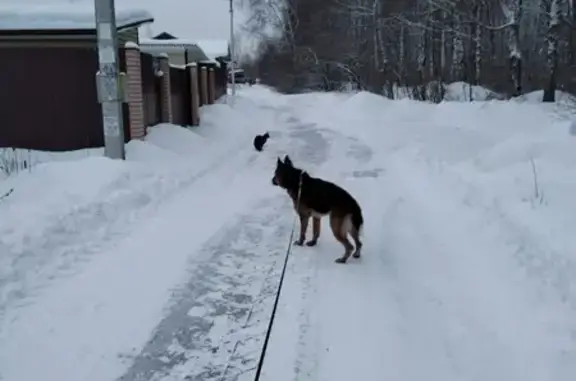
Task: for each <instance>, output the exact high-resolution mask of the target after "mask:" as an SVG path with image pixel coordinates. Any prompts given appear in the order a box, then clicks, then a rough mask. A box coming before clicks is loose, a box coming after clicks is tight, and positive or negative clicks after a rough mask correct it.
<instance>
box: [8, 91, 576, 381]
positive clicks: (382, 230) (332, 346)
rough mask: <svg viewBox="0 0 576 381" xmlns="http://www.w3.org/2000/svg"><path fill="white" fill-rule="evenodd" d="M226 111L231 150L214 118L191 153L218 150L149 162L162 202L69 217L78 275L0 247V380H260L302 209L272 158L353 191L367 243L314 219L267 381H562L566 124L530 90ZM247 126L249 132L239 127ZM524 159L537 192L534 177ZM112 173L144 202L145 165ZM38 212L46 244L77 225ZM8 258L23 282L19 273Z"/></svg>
mask: <svg viewBox="0 0 576 381" xmlns="http://www.w3.org/2000/svg"><path fill="white" fill-rule="evenodd" d="M213 111H214V112H220V113H222V112H224V111H226V110H224V106H219V108H215V109H214V110H213ZM226 113H228V114H229V115H228V117H227V119H225V120H224V121H222V120H220V119H219V120H218V123H220V124H222V123H224V124H226V125H227V126H228V127H227V128H229V129H228V130H227V129H226V128H224V129H223V130H222V131H224V133H226V134H228V133H232V137H229V138H225V136H224V135H218V137H219V138H221V139H222V140H223V141H225V142H226V144H228V145H227V146H226V145H223V144H220V145H219V146H216V143H214V140H210V139H215V138H216V137H217V135H216V134H212V135H210V134H206V136H204V138H206V139H204V140H202V143H201V144H200V145H198V146H196V147H195V148H194V149H198V150H199V151H200V150H202V154H203V155H206V154H207V153H209V152H210V151H217V152H218V154H217V155H215V156H214V158H213V159H212V160H208V161H205V163H204V162H203V165H202V166H193V165H188V166H187V165H186V164H183V165H181V166H177V168H176V169H172V170H170V171H169V173H166V172H165V168H167V167H162V166H161V165H158V168H157V169H155V170H156V171H158V172H159V173H161V175H158V174H156V172H154V176H159V177H157V181H160V180H166V179H168V180H169V181H170V182H171V184H172V185H173V186H172V187H167V186H165V187H164V188H166V189H165V190H164V191H163V192H164V193H162V192H160V191H159V190H158V189H156V188H157V187H155V188H154V189H155V192H156V193H149V194H148V197H149V198H150V197H151V196H150V195H154V196H155V197H162V199H163V201H162V202H141V203H132V204H129V205H131V206H132V208H136V207H138V208H140V209H141V210H142V212H141V213H140V214H138V216H139V217H138V218H136V217H134V218H132V219H122V218H121V216H116V214H118V215H120V213H116V214H107V218H109V219H110V221H107V220H106V221H104V222H103V223H101V224H100V225H98V224H95V223H94V222H92V224H91V225H89V228H90V229H104V228H106V229H108V230H105V231H106V232H110V233H114V234H110V235H106V237H107V240H108V242H107V244H106V245H100V246H98V245H94V244H93V243H91V242H88V238H89V237H92V238H94V239H95V238H98V237H100V235H99V234H95V233H91V234H87V233H86V232H82V227H81V226H78V227H77V230H78V231H79V232H80V233H79V234H80V237H84V238H85V240H86V242H85V245H84V246H83V245H82V244H81V243H80V242H79V241H78V237H76V238H74V239H75V241H74V246H70V247H69V249H68V251H66V253H67V257H66V258H68V259H70V258H83V260H82V261H81V263H80V264H76V265H74V266H69V267H68V268H69V269H70V271H69V274H62V273H61V272H58V271H55V270H54V269H57V268H58V269H59V268H60V267H58V266H55V265H49V263H56V262H58V261H60V262H62V263H73V262H74V261H72V260H66V261H64V260H63V259H62V258H63V257H62V254H61V253H60V252H53V253H52V255H51V256H50V257H49V259H46V260H44V261H40V260H34V261H32V262H31V263H33V264H34V265H35V267H25V266H24V264H26V263H28V262H23V261H22V260H21V258H23V257H22V256H18V253H19V251H18V248H19V246H18V245H16V243H15V242H17V241H16V238H15V237H14V236H12V235H11V236H10V239H11V240H6V241H1V242H0V247H7V248H10V253H11V254H10V255H11V256H14V258H17V259H18V258H20V259H19V260H15V261H13V262H12V263H15V264H16V265H17V266H19V267H18V268H17V269H18V271H17V270H5V273H6V274H8V275H10V277H6V279H7V280H5V283H4V284H5V285H7V286H6V287H8V286H10V290H19V292H18V293H16V292H9V293H8V292H6V294H5V295H7V297H4V298H3V299H0V300H2V301H4V303H0V380H2V381H29V380H30V381H32V380H34V381H36V380H38V379H41V378H42V377H46V376H47V377H48V378H49V379H54V380H56V379H57V380H60V381H79V380H82V381H106V380H108V381H112V380H123V381H136V380H137V381H143V380H154V381H176V380H178V381H179V380H194V381H196V380H203V381H211V380H241V381H247V380H252V379H253V378H254V371H255V369H254V368H255V366H256V363H257V361H258V357H259V355H260V349H261V346H262V342H263V339H264V334H265V330H266V327H267V323H268V319H269V315H270V312H271V308H272V303H273V299H274V293H275V291H276V287H277V282H278V279H279V274H280V271H281V266H282V263H283V259H284V254H285V250H286V248H287V245H288V238H289V234H290V229H291V227H292V222H293V217H294V212H293V211H292V208H291V203H290V202H289V200H288V197H287V196H286V195H285V194H284V193H283V192H282V191H281V190H280V189H278V188H276V187H273V186H272V185H271V183H270V179H271V176H272V171H273V169H274V165H275V158H276V156H282V155H284V154H289V155H290V156H291V157H292V158H293V160H294V162H295V164H296V165H297V166H300V167H303V168H305V169H307V170H309V171H310V172H311V173H312V175H317V176H320V177H323V178H326V179H330V180H332V181H335V182H337V183H338V184H341V185H342V186H344V187H345V188H346V189H348V190H349V191H350V192H351V193H352V194H353V195H354V196H355V197H356V198H357V199H358V200H359V202H360V204H361V205H362V207H363V209H364V214H365V220H366V223H365V228H364V241H365V246H364V250H363V254H364V255H363V257H362V258H361V259H360V260H356V259H351V260H350V261H349V263H348V264H347V265H337V264H335V263H334V258H335V257H336V256H338V255H339V254H341V253H340V251H341V247H340V246H339V244H337V243H336V242H335V240H334V239H333V237H332V236H331V234H330V232H329V229H327V228H325V229H323V234H322V237H321V239H320V244H319V245H318V246H317V247H315V248H309V247H294V248H293V251H292V253H291V256H290V260H289V264H288V266H289V267H288V273H287V276H286V281H285V284H284V288H283V291H282V294H281V299H280V306H279V310H278V313H277V316H276V320H275V323H274V330H273V332H272V337H271V342H270V346H269V351H268V352H267V355H266V361H265V363H264V372H263V377H262V378H261V380H274V381H282V380H299V381H305V380H310V381H340V380H342V381H343V380H351V379H355V378H359V379H362V380H365V381H380V380H388V379H390V380H403V381H404V380H405V381H418V380H425V379H433V380H436V379H438V380H447V381H448V380H450V381H456V380H458V381H459V380H491V381H498V380H502V381H504V380H506V381H509V380H523V381H524V380H525V381H543V380H554V381H568V380H572V379H573V376H574V374H576V344H575V343H576V338H575V334H576V319H575V317H576V257H575V256H574V254H573V253H574V252H576V243H575V242H574V240H573V239H571V238H570V236H571V231H572V230H571V229H572V228H574V227H576V221H575V220H574V218H573V216H572V214H571V213H569V212H568V211H567V210H570V207H571V206H573V207H576V203H575V202H574V201H573V200H571V197H566V195H570V194H573V191H574V190H576V184H575V182H574V180H573V178H574V177H573V176H574V175H575V174H576V173H575V172H574V169H573V168H572V166H571V164H570V163H573V160H574V159H575V158H576V154H574V150H573V149H572V147H570V146H569V143H566V142H565V139H566V136H567V135H568V134H567V131H568V126H569V122H566V121H563V120H560V121H558V120H554V118H552V117H551V116H550V114H549V110H545V109H542V108H541V107H540V105H531V104H512V102H510V103H507V102H488V103H486V104H459V103H452V104H442V105H438V106H437V105H427V104H421V103H417V102H412V101H395V102H392V101H387V100H384V99H381V98H379V97H376V96H374V95H370V94H366V93H360V94H356V95H351V94H348V95H344V94H306V95H294V96H282V95H279V94H275V93H273V92H271V91H269V90H266V89H263V88H261V87H259V86H255V87H253V88H251V89H247V90H244V91H243V92H242V93H241V95H240V97H239V101H238V103H237V104H236V106H235V109H234V110H232V111H230V110H228V111H226ZM511 115H514V118H515V121H516V124H519V125H521V126H523V128H522V129H520V128H519V127H518V126H517V125H515V124H512V123H510V120H509V119H508V118H510V117H511ZM518 115H520V116H518ZM206 119H207V120H210V118H205V120H206ZM216 119H217V118H216ZM240 121H241V122H242V128H244V129H245V130H241V131H242V132H238V133H237V134H234V129H238V128H240V127H238V125H237V124H238V123H240ZM220 127H221V126H220ZM220 129H221V128H220ZM264 130H269V131H270V133H271V136H272V137H271V139H270V141H269V142H268V145H267V147H266V149H265V151H264V152H263V153H256V152H254V151H253V149H252V147H251V139H252V134H253V133H255V132H261V131H264ZM199 131H200V133H205V132H202V131H205V130H199ZM222 131H220V132H222ZM243 134H244V135H243ZM167 136H169V134H165V135H163V138H162V136H157V137H156V138H154V139H151V140H150V141H149V142H148V143H146V144H151V145H153V146H154V149H155V150H159V149H167V150H172V151H178V152H177V153H179V154H182V153H184V154H187V155H185V156H184V157H185V159H186V160H191V161H192V160H194V158H195V157H198V155H196V156H195V155H194V154H193V153H192V154H189V153H188V151H189V150H190V148H188V147H187V146H186V144H185V141H184V140H185V139H183V138H184V137H183V136H181V139H180V140H181V141H180V142H179V143H180V144H179V145H178V149H175V147H176V145H175V144H174V143H173V142H171V141H170V139H168V138H167ZM243 136H246V137H245V138H243ZM240 139H245V141H244V142H242V141H241V140H240ZM209 144H213V145H214V147H202V145H209ZM146 152H147V153H148V154H149V153H150V152H152V151H151V150H150V149H149V148H147V151H146ZM527 152H528V153H527ZM530 158H532V161H535V162H536V163H537V165H538V170H539V171H540V172H539V173H540V176H539V180H538V182H539V186H540V188H541V189H542V191H543V192H544V194H545V196H542V195H540V194H533V192H534V191H533V174H532V171H531V164H530V162H531V161H530ZM178 159H179V160H182V156H179V157H178ZM148 160H150V158H149V157H148ZM171 160H172V161H173V160H174V158H172V157H168V158H166V159H165V161H163V162H164V163H170V162H171ZM86 161H87V162H91V163H92V165H95V163H94V162H93V159H87V160H86ZM50 165H56V164H50ZM200 167H202V168H200ZM192 168H194V170H192ZM114 170H115V171H118V169H117V168H116V169H114ZM130 170H133V169H130ZM131 173H132V172H131ZM31 175H32V174H31ZM571 176H572V177H571ZM123 178H124V180H126V179H129V180H130V181H131V182H132V183H133V185H134V186H135V187H139V189H140V193H137V194H136V193H135V195H136V196H138V195H139V196H138V197H140V198H137V197H136V196H134V199H135V200H141V199H142V195H141V193H142V192H144V191H143V190H142V187H143V186H144V185H146V184H150V183H153V180H154V177H153V176H152V175H150V174H149V173H148V172H147V175H146V176H145V178H146V179H147V180H146V181H143V180H141V178H140V177H139V176H135V175H132V177H130V176H128V177H126V176H125V177H123ZM570 178H571V179H572V180H567V179H570ZM21 183H22V184H20V183H17V185H19V186H20V187H23V186H25V183H24V182H23V181H21ZM121 183H122V184H124V185H123V187H124V188H121V191H122V192H124V193H123V194H125V195H126V197H128V196H130V195H131V194H130V192H128V191H127V190H126V188H127V187H128V185H127V182H126V181H124V182H121ZM107 186H108V188H106V189H108V192H110V187H111V186H110V185H107ZM164 188H163V189H164ZM1 190H2V189H0V191H1ZM0 193H1V192H0ZM99 195H100V193H99ZM98 197H100V196H98ZM102 197H104V196H102ZM77 199H78V198H77ZM104 199H105V200H108V199H110V197H108V196H106V197H104ZM14 200H16V201H17V200H18V199H14ZM98 200H99V201H102V200H101V199H98ZM146 200H148V199H146ZM16 201H12V202H13V203H14V204H12V207H13V208H15V207H16V206H17V205H16V204H15V203H16ZM120 205H121V204H118V206H120ZM122 205H123V204H122ZM9 206H10V205H9V204H6V205H5V204H0V212H1V211H2V210H1V208H8V207H9ZM83 210H87V209H83ZM7 211H8V212H9V211H10V210H7ZM46 214H47V215H48V213H46ZM67 216H68V217H67V218H68V220H73V216H74V214H73V213H72V214H70V213H69V214H67ZM544 221H546V223H544ZM122 223H129V224H130V225H129V226H128V227H125V226H124V227H123V228H122V229H120V228H119V226H121V224H122ZM324 223H325V224H326V221H325V222H324ZM47 226H48V225H47ZM50 226H52V228H51V230H47V231H49V232H55V234H56V235H55V236H54V237H53V239H51V240H48V241H41V240H39V239H37V240H34V237H33V236H25V238H26V239H28V241H27V242H32V243H31V244H34V245H35V246H34V247H38V248H39V247H41V244H42V242H51V243H54V242H56V238H58V239H59V240H60V241H61V242H62V244H63V245H65V244H66V243H67V242H68V241H66V242H64V238H66V237H70V234H69V233H70V232H69V231H67V232H66V234H60V235H58V232H59V230H57V229H55V228H54V226H58V225H50ZM2 229H3V225H2V224H0V231H3V230H2ZM6 229H8V228H6ZM4 231H8V230H4ZM10 231H11V230H10ZM23 242H24V241H23ZM70 242H71V241H70ZM2 245H4V246H2ZM95 248H97V249H95ZM83 249H86V250H88V249H90V254H89V255H87V254H86V253H85V252H83V251H82V250H83ZM22 252H25V251H22ZM26 253H28V256H27V257H25V258H29V257H30V255H29V254H30V253H29V251H27V252H26ZM1 260H2V259H0V261H1ZM54 261H56V262H54ZM0 263H1V262H0ZM5 263H8V262H5ZM34 268H36V269H38V270H36V272H37V273H38V274H40V277H41V278H42V282H40V281H38V282H35V281H34V277H33V274H34V271H35V270H34ZM0 274H2V273H0ZM21 274H28V275H27V279H32V280H29V281H27V282H24V283H18V282H17V280H18V279H20V278H19V276H21ZM31 277H32V278H31ZM1 282H2V279H0V285H2V283H1ZM32 286H34V287H35V289H34V290H35V291H33V288H32ZM0 296H2V293H0Z"/></svg>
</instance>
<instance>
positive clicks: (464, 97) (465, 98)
mask: <svg viewBox="0 0 576 381" xmlns="http://www.w3.org/2000/svg"><path fill="white" fill-rule="evenodd" d="M444 91H445V94H444V100H445V101H456V102H470V101H488V100H492V99H503V98H504V97H503V96H501V95H500V94H497V93H495V92H494V91H492V90H489V89H487V88H485V87H482V86H477V85H470V84H468V83H465V82H453V83H450V84H447V85H444Z"/></svg>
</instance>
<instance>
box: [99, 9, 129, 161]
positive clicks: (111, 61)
mask: <svg viewBox="0 0 576 381" xmlns="http://www.w3.org/2000/svg"><path fill="white" fill-rule="evenodd" d="M94 10H95V20H96V36H97V40H98V63H99V68H100V70H99V71H98V72H97V73H96V85H97V89H98V101H99V103H100V104H101V105H102V126H103V128H104V155H106V157H109V158H110V159H121V160H124V159H125V158H126V154H125V152H124V118H123V115H122V103H123V101H124V86H123V85H122V82H123V79H124V76H123V75H122V74H123V73H122V74H120V73H119V72H118V33H117V29H116V7H115V5H114V0H94Z"/></svg>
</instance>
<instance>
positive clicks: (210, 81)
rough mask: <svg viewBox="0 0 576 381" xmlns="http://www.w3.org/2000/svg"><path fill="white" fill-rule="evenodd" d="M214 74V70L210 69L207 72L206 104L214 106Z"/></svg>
mask: <svg viewBox="0 0 576 381" xmlns="http://www.w3.org/2000/svg"><path fill="white" fill-rule="evenodd" d="M215 75H216V72H215V71H214V68H213V67H211V68H210V69H209V70H208V103H209V104H214V102H215V101H216V77H215Z"/></svg>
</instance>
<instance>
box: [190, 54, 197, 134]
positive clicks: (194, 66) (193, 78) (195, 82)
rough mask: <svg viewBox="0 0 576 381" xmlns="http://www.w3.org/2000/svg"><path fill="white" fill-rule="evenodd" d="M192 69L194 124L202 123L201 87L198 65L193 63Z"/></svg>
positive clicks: (191, 84)
mask: <svg viewBox="0 0 576 381" xmlns="http://www.w3.org/2000/svg"><path fill="white" fill-rule="evenodd" d="M188 70H190V83H189V85H190V94H191V95H192V96H191V98H192V125H193V126H198V125H200V89H199V87H198V65H196V63H191V64H189V65H188Z"/></svg>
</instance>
